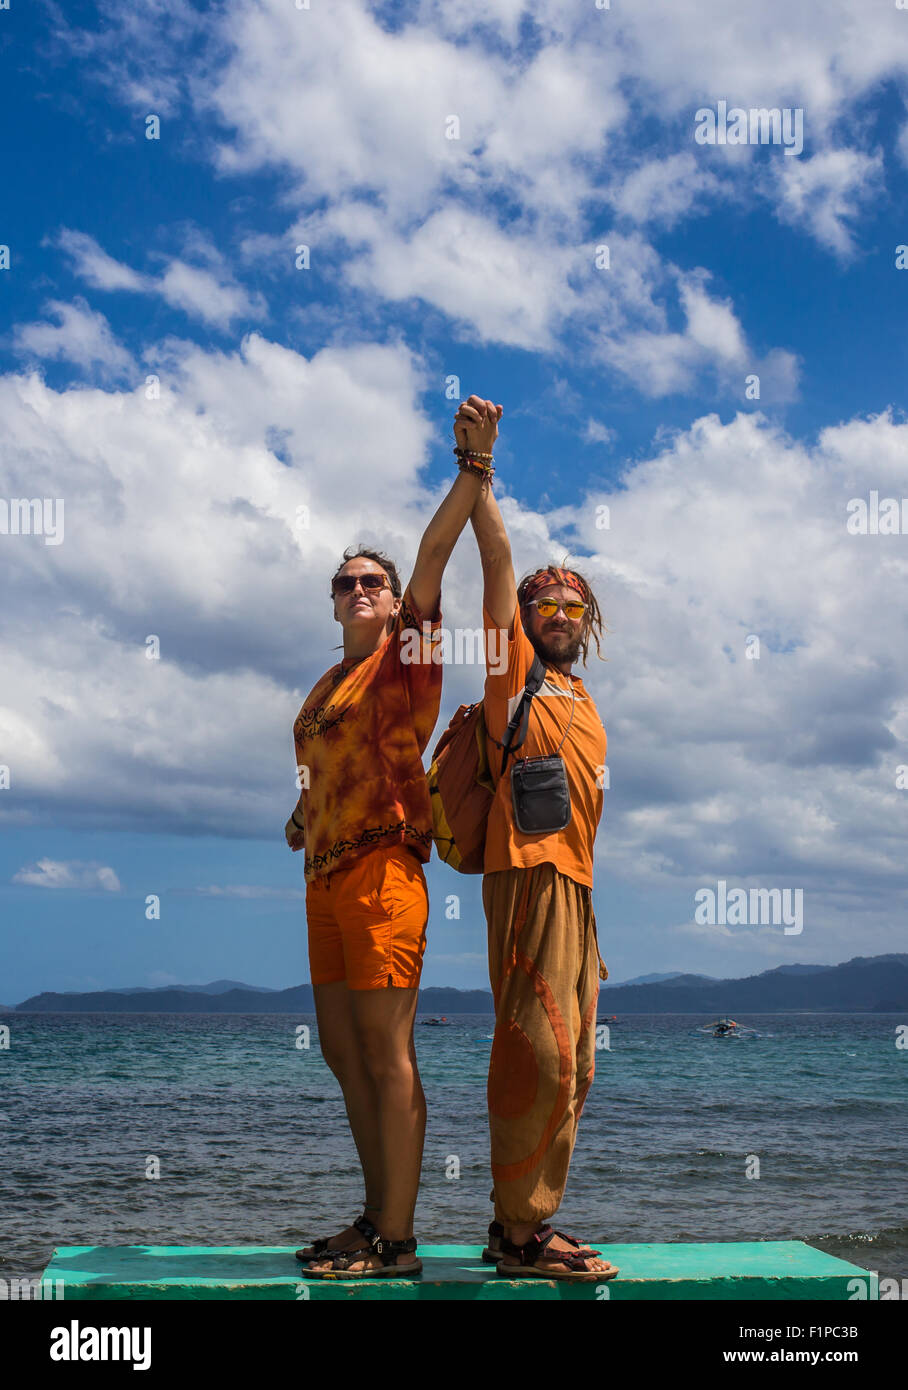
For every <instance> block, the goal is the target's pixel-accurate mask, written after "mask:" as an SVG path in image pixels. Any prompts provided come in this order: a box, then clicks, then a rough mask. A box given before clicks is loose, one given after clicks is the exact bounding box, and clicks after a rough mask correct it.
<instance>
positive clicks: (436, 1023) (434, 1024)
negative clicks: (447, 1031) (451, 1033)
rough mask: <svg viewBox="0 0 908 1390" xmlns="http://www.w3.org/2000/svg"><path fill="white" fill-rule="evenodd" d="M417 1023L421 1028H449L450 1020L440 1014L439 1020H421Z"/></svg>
mask: <svg viewBox="0 0 908 1390" xmlns="http://www.w3.org/2000/svg"><path fill="white" fill-rule="evenodd" d="M419 1022H420V1026H421V1027H423V1028H441V1027H442V1026H444V1027H446V1028H450V1027H451V1020H450V1019H449V1018H446V1017H445V1015H444V1014H442V1016H441V1018H421V1019H420V1020H419Z"/></svg>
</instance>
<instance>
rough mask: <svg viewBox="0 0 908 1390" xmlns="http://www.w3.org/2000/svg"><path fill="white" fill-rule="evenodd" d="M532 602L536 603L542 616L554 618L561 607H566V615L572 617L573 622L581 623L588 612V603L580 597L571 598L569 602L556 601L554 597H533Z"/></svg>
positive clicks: (537, 609)
mask: <svg viewBox="0 0 908 1390" xmlns="http://www.w3.org/2000/svg"><path fill="white" fill-rule="evenodd" d="M530 603H533V604H535V605H536V611H537V613H538V614H539V616H540V618H554V616H555V614H556V613H557V612H558V609H559V608H563V609H564V616H565V617H566V618H570V620H571V622H572V623H579V622H580V619H581V618H582V617H583V615H584V613H585V612H586V604H585V603H581V602H580V600H579V599H576V600H575V599H571V601H570V602H569V603H556V601H555V600H554V599H553V598H531V599H530Z"/></svg>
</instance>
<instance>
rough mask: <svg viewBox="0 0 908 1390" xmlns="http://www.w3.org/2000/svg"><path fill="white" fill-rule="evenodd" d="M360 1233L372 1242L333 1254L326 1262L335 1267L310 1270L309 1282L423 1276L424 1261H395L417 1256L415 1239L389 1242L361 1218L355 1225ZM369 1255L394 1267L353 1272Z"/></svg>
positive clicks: (306, 1275) (383, 1266)
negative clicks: (311, 1280)
mask: <svg viewBox="0 0 908 1390" xmlns="http://www.w3.org/2000/svg"><path fill="white" fill-rule="evenodd" d="M353 1224H354V1225H355V1226H356V1228H357V1230H359V1231H362V1233H363V1235H364V1236H365V1238H366V1241H367V1242H368V1243H367V1244H366V1245H360V1246H357V1248H356V1249H355V1250H338V1251H337V1253H336V1254H335V1253H334V1252H333V1251H331V1250H329V1251H328V1252H327V1254H326V1255H324V1256H322V1258H323V1259H328V1258H330V1260H331V1265H330V1267H329V1268H328V1269H312V1268H309V1269H307V1270H306V1274H305V1277H306V1278H307V1279H389V1278H391V1279H393V1278H407V1277H408V1276H409V1275H411V1274H421V1273H422V1260H411V1262H410V1263H409V1264H403V1265H399V1264H396V1263H395V1261H396V1259H397V1256H398V1255H415V1254H416V1250H417V1248H418V1246H417V1240H416V1237H415V1236H410V1238H409V1240H387V1239H386V1238H385V1237H384V1236H382V1235H379V1233H378V1231H376V1229H375V1227H374V1226H373V1225H372V1222H371V1221H367V1220H366V1219H365V1217H361V1218H360V1220H359V1221H354V1223H353ZM366 1255H378V1257H379V1258H380V1259H381V1260H383V1261H384V1260H387V1259H390V1261H391V1263H390V1264H387V1263H383V1264H381V1265H379V1266H378V1268H377V1269H375V1268H369V1269H351V1268H350V1266H351V1264H353V1263H354V1261H357V1260H361V1259H363V1258H364V1257H365V1256H366Z"/></svg>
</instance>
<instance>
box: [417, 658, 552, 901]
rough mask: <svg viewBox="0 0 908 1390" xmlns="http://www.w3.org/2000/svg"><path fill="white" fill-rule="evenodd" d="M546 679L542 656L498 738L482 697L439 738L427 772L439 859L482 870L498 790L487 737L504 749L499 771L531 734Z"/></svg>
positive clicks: (462, 708) (469, 870)
mask: <svg viewBox="0 0 908 1390" xmlns="http://www.w3.org/2000/svg"><path fill="white" fill-rule="evenodd" d="M544 679H545V665H544V663H543V662H542V661H541V660H540V659H539V657H538V656H534V657H533V664H532V666H531V667H530V670H529V674H528V675H527V682H526V685H525V687H524V691H523V695H522V697H521V698H520V700H519V701H518V702H517V707H516V709H515V710H514V713H513V715H512V716H511V722H510V723H509V724H508V727H507V729H506V730H505V735H504V738H503V740H502V741H501V743H500V744H499V743H498V741H497V739H493V738H492V736H491V734H490V733H489V732H488V730H487V729H486V722H485V718H484V716H483V709H482V701H481V700H478V701H477V702H476V704H473V705H461V706H460V708H459V709H458V711H457V713H456V714H455V715H454V718H453V719H452V720H451V722H450V724H449V725H448V727H447V728H446V729H445V731H444V733H443V734H442V736H441V738H440V739H439V741H438V743H437V745H436V747H435V751H434V752H433V754H432V763H431V766H430V768H429V771H428V773H427V780H428V784H429V797H430V800H431V803H432V838H433V839H434V841H435V848H436V850H437V851H438V857H439V859H441V860H443V861H444V863H445V864H450V866H451V868H452V869H457V871H458V872H459V873H462V874H481V873H482V871H483V861H484V859H485V847H486V824H487V822H488V819H489V811H490V809H491V806H492V801H493V799H494V796H495V785H496V784H495V781H494V778H493V776H492V770H491V768H490V766H489V749H488V745H489V743H490V742H491V743H494V744H496V746H497V747H499V748H501V750H502V758H501V774H500V775H501V776H503V775H504V770H505V767H506V766H507V761H508V757H509V755H510V754H511V753H513V752H514V750H515V749H516V748H519V747H520V745H521V744H522V743H523V741H524V739H525V738H526V735H527V728H528V726H529V722H530V705H531V703H532V700H533V696H534V695H535V694H536V691H537V690H538V689H539V687H540V686H541V685H542V682H543V680H544Z"/></svg>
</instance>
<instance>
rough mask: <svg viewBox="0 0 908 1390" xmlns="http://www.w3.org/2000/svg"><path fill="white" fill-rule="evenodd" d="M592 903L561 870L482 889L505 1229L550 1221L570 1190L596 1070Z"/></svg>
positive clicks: (521, 873) (514, 873)
mask: <svg viewBox="0 0 908 1390" xmlns="http://www.w3.org/2000/svg"><path fill="white" fill-rule="evenodd" d="M592 897H593V895H592V890H591V889H589V888H587V887H585V885H583V884H581V883H576V882H575V881H574V880H573V879H571V878H568V877H567V876H566V875H565V874H562V873H559V872H558V870H557V869H556V868H555V866H554V864H538V865H536V866H535V867H534V868H532V869H503V870H501V871H499V872H498V873H493V874H486V875H485V877H484V878H483V881H482V901H483V907H484V908H485V914H486V921H487V923H488V929H489V978H490V980H491V984H492V993H493V995H494V998H495V1038H494V1041H493V1043H492V1056H491V1060H490V1063H489V1083H488V1102H489V1129H490V1131H491V1141H492V1181H493V1184H494V1200H495V1216H496V1219H497V1220H498V1221H500V1222H502V1223H503V1224H504V1225H505V1226H513V1225H518V1224H523V1223H525V1222H534V1223H535V1222H539V1221H547V1220H548V1219H549V1218H550V1217H551V1216H553V1215H554V1213H555V1212H556V1211H557V1210H558V1207H559V1206H560V1204H561V1199H562V1196H563V1193H564V1187H565V1183H566V1182H567V1174H568V1166H569V1164H570V1161H571V1153H572V1152H573V1148H574V1141H575V1139H576V1136H577V1123H578V1121H579V1119H580V1112H581V1111H582V1109H583V1102H584V1100H585V1099H586V1094H587V1091H588V1090H589V1088H590V1085H591V1083H592V1080H593V1072H594V1069H595V1066H594V1058H595V1047H596V1001H597V999H598V997H599V963H600V957H599V952H598V946H597V942H596V919H595V916H594V913H593V901H592ZM603 971H604V975H607V973H608V972H607V971H605V967H604V966H603ZM603 978H604V976H603Z"/></svg>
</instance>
